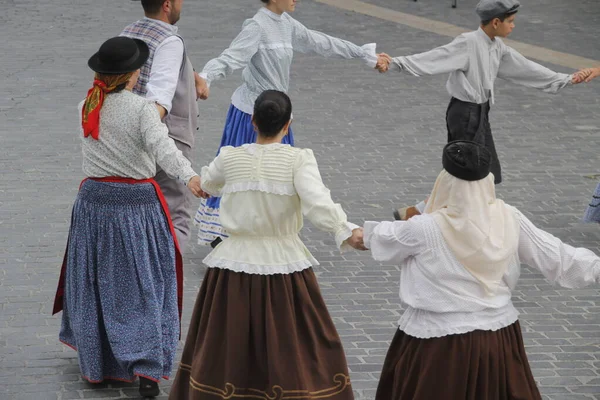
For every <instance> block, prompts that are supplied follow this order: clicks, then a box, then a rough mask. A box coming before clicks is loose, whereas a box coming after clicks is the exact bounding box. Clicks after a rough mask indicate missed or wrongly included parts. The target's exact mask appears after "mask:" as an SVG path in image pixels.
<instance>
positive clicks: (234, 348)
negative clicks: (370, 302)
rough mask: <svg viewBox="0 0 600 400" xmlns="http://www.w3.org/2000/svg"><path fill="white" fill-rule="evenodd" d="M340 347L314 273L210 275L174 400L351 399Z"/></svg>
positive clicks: (221, 271) (226, 272)
mask: <svg viewBox="0 0 600 400" xmlns="http://www.w3.org/2000/svg"><path fill="white" fill-rule="evenodd" d="M353 398H354V397H353V394H352V387H351V386H350V377H349V375H348V367H347V365H346V357H345V355H344V349H343V347H342V342H341V340H340V338H339V336H338V333H337V331H336V329H335V326H334V324H333V321H332V320H331V317H330V316H329V312H328V311H327V307H326V306H325V302H324V301H323V298H322V296H321V292H320V290H319V285H318V283H317V278H316V277H315V274H314V272H313V270H312V268H309V269H305V270H303V271H301V272H296V273H293V274H278V275H254V274H245V273H237V272H233V271H229V270H224V269H215V268H208V269H207V271H206V274H205V276H204V281H203V282H202V287H201V288H200V292H199V294H198V299H197V300H196V306H195V307H194V312H193V315H192V321H191V323H190V328H189V332H188V335H187V340H186V343H185V348H184V350H183V356H182V359H181V365H180V367H179V370H178V372H177V377H176V378H175V381H174V382H173V387H172V389H171V394H170V396H169V399H171V400H218V399H257V400H275V399H276V400H287V399H290V400H291V399H294V400H307V399H330V400H348V399H353Z"/></svg>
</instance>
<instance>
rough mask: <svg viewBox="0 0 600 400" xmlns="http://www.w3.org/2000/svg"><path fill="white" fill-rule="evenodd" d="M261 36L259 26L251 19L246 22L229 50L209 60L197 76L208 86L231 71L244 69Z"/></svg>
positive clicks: (254, 52) (255, 50)
mask: <svg viewBox="0 0 600 400" xmlns="http://www.w3.org/2000/svg"><path fill="white" fill-rule="evenodd" d="M261 35H262V33H261V28H260V25H258V23H257V22H256V21H254V20H253V19H248V20H246V21H245V22H244V25H243V27H242V31H241V32H240V33H239V35H238V36H237V37H236V38H235V39H233V42H231V44H230V45H229V48H227V50H225V51H223V53H221V55H220V56H219V57H217V58H213V59H212V60H210V61H209V62H208V63H207V64H206V65H205V66H204V69H203V70H202V72H201V73H200V74H199V75H200V77H201V78H202V79H204V80H205V81H206V84H207V85H208V86H210V83H211V82H212V81H215V80H219V79H223V78H225V77H227V75H229V74H231V73H232V72H233V71H235V70H237V69H240V68H244V67H245V66H246V65H248V63H249V62H250V60H251V59H252V56H254V54H256V52H257V51H258V44H259V42H260V39H261Z"/></svg>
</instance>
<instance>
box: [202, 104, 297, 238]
mask: <svg viewBox="0 0 600 400" xmlns="http://www.w3.org/2000/svg"><path fill="white" fill-rule="evenodd" d="M255 142H256V132H255V131H254V126H253V125H252V115H250V114H246V113H245V112H243V111H240V110H239V109H238V108H236V107H235V106H234V105H233V104H232V105H231V106H229V111H228V112H227V119H226V121H225V128H224V129H223V137H222V138H221V144H220V146H219V151H220V150H221V147H223V146H233V147H239V146H241V145H243V144H247V143H255ZM282 143H284V144H289V145H292V146H293V145H294V133H293V132H292V128H291V127H290V129H289V131H288V134H287V135H286V136H285V137H284V138H283V141H282ZM217 155H219V152H217ZM220 203H221V198H220V197H211V198H209V199H208V200H203V201H202V203H201V204H200V207H199V208H198V211H197V212H196V216H195V218H194V223H195V224H196V226H198V244H200V245H209V244H210V243H211V242H212V241H213V240H215V239H216V238H218V237H221V238H225V237H227V233H225V232H224V231H223V228H222V227H221V223H220V221H219V206H220Z"/></svg>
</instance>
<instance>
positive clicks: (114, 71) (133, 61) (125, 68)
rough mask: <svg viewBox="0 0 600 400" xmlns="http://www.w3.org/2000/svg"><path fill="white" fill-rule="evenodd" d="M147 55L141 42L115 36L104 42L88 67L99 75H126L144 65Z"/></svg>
mask: <svg viewBox="0 0 600 400" xmlns="http://www.w3.org/2000/svg"><path fill="white" fill-rule="evenodd" d="M149 54H150V50H149V49H148V45H147V44H146V43H145V42H144V41H143V40H139V39H131V38H128V37H124V36H117V37H114V38H111V39H108V40H107V41H106V42H104V43H103V44H102V46H100V50H99V51H98V52H97V53H96V54H94V55H93V56H92V57H91V58H90V59H89V61H88V65H89V67H90V68H91V69H92V70H94V71H95V72H98V73H101V74H107V75H119V74H126V73H128V72H132V71H135V70H137V69H139V68H140V67H141V66H142V65H144V63H145V62H146V60H147V59H148V56H149Z"/></svg>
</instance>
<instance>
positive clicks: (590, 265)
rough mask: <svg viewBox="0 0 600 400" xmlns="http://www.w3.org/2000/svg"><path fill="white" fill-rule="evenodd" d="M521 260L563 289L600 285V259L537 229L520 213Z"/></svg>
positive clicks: (585, 250) (589, 252)
mask: <svg viewBox="0 0 600 400" xmlns="http://www.w3.org/2000/svg"><path fill="white" fill-rule="evenodd" d="M517 215H518V216H519V220H520V226H521V233H520V235H519V258H520V259H521V261H522V262H524V263H525V264H527V265H530V266H532V267H534V268H537V269H538V270H540V271H541V272H542V274H543V275H544V276H545V277H546V278H547V279H548V280H550V281H551V282H553V283H556V284H558V285H560V286H562V287H565V288H569V289H574V288H582V287H585V286H588V285H591V284H593V283H600V258H599V257H598V256H596V255H595V254H594V253H593V252H591V251H590V250H588V249H584V248H581V247H580V248H575V247H573V246H570V245H568V244H566V243H563V242H562V241H561V240H560V239H559V238H557V237H555V236H553V235H551V234H550V233H548V232H545V231H543V230H541V229H539V228H537V227H536V226H535V225H533V223H532V222H531V221H530V220H529V219H527V218H526V217H525V216H524V215H523V214H521V213H520V212H518V213H517Z"/></svg>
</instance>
